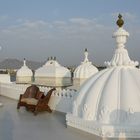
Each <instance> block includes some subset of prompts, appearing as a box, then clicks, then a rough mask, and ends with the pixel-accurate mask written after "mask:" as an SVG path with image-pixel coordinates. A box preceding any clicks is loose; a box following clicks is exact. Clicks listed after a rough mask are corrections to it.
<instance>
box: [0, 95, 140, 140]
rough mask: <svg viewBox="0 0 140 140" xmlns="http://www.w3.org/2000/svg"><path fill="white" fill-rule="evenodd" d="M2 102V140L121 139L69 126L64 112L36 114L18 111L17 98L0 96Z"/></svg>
mask: <svg viewBox="0 0 140 140" xmlns="http://www.w3.org/2000/svg"><path fill="white" fill-rule="evenodd" d="M0 102H2V103H3V106H2V107H0V140H119V139H117V138H112V139H109V138H108V139H106V138H101V137H98V136H95V135H92V134H89V133H86V132H83V131H80V130H77V129H74V128H72V127H68V128H67V127H66V122H65V114H64V113H60V112H53V113H51V114H50V113H48V112H43V113H39V114H38V115H37V116H34V115H33V113H32V112H28V111H26V110H25V109H24V107H23V108H22V107H21V109H20V110H19V111H17V109H16V106H17V101H16V100H13V99H9V98H7V97H3V96H0ZM121 140H133V139H128V138H127V139H121ZM135 140H136V139H135ZM137 140H138V139H137Z"/></svg>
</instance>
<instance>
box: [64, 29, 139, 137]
mask: <svg viewBox="0 0 140 140" xmlns="http://www.w3.org/2000/svg"><path fill="white" fill-rule="evenodd" d="M128 35H129V33H128V32H126V31H125V30H124V29H123V28H122V27H120V28H119V29H118V30H117V32H115V33H114V37H115V38H116V42H117V49H116V51H115V54H114V56H113V58H112V60H111V61H110V62H106V64H107V66H108V68H107V69H105V70H102V71H100V72H98V73H97V74H95V75H93V76H92V77H91V78H90V79H88V80H87V81H86V82H85V83H84V84H83V86H82V87H81V89H80V91H79V93H78V95H77V97H76V99H75V101H74V104H73V111H72V114H67V116H66V117H67V118H66V119H67V124H68V125H70V126H73V127H76V128H79V129H82V130H84V131H87V132H90V133H93V134H96V135H99V136H103V137H130V138H135V137H140V119H139V118H140V71H139V69H137V68H136V67H135V66H136V65H138V62H134V61H132V60H131V59H130V58H129V55H128V52H127V50H126V49H125V48H124V47H125V46H124V44H125V43H126V38H127V37H128Z"/></svg>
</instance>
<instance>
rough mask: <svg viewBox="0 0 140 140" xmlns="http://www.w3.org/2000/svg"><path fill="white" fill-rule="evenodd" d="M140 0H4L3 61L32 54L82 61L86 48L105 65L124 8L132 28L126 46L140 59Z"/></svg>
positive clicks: (0, 22)
mask: <svg viewBox="0 0 140 140" xmlns="http://www.w3.org/2000/svg"><path fill="white" fill-rule="evenodd" d="M139 6H140V0H134V1H132V0H0V61H2V60H4V59H6V58H17V59H20V60H22V59H23V58H26V59H28V60H33V61H40V62H42V61H46V60H47V58H48V57H50V56H56V58H57V60H58V62H59V63H60V64H62V65H67V66H71V65H79V64H80V63H81V61H83V59H84V49H85V48H87V49H88V52H89V60H90V61H92V62H93V64H95V65H103V64H104V61H109V60H110V59H111V58H112V55H113V52H114V50H115V47H116V44H115V39H113V38H112V34H113V32H115V31H116V30H117V26H116V20H117V16H118V13H121V14H122V15H123V18H124V21H125V24H124V28H125V30H127V31H128V32H129V33H130V37H129V38H128V41H127V44H126V48H127V49H128V51H129V55H130V57H131V58H132V59H133V60H137V61H139V62H140V45H139V44H140V39H139V37H140V8H139Z"/></svg>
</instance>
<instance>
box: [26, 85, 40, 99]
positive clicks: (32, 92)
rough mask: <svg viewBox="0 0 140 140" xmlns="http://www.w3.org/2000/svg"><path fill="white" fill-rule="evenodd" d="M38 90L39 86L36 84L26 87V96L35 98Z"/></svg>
mask: <svg viewBox="0 0 140 140" xmlns="http://www.w3.org/2000/svg"><path fill="white" fill-rule="evenodd" d="M38 91H39V88H38V87H37V86H36V85H31V86H29V87H28V88H27V89H26V91H25V93H24V97H26V98H35V97H36V94H37V93H38Z"/></svg>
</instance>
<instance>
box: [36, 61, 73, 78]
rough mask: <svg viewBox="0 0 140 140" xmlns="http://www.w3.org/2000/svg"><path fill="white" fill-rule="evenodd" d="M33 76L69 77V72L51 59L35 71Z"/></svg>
mask: <svg viewBox="0 0 140 140" xmlns="http://www.w3.org/2000/svg"><path fill="white" fill-rule="evenodd" d="M35 76H42V77H71V73H70V71H69V70H68V69H67V68H66V67H63V66H61V65H60V64H59V63H58V62H57V61H56V60H53V59H51V60H48V61H47V62H46V64H45V65H43V66H42V67H41V68H39V69H37V70H36V71H35Z"/></svg>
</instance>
